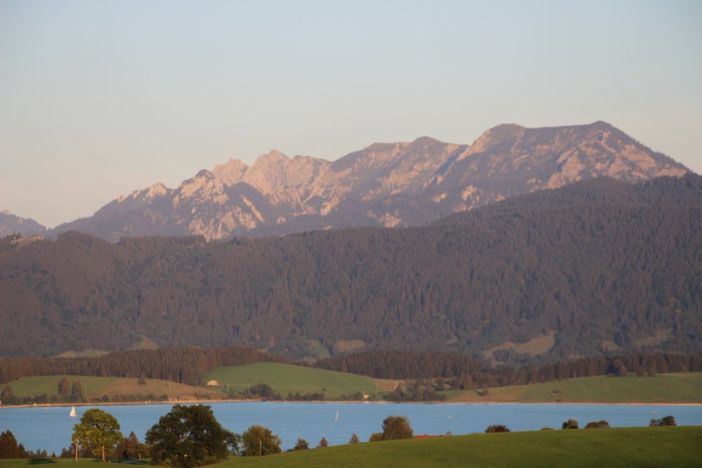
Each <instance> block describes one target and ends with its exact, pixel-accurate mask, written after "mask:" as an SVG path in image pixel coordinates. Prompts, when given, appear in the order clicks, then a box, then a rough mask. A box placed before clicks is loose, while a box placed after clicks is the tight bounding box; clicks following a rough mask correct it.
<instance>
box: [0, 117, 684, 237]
mask: <svg viewBox="0 0 702 468" xmlns="http://www.w3.org/2000/svg"><path fill="white" fill-rule="evenodd" d="M687 172H689V171H688V169H686V168H685V167H684V166H682V165H681V164H678V163H677V162H675V161H673V160H672V159H670V158H669V157H667V156H665V155H663V154H660V153H657V152H655V151H653V150H651V149H649V148H647V147H646V146H644V145H642V144H640V143H639V142H637V141H636V140H634V139H632V138H631V137H629V136H628V135H626V134H625V133H623V132H622V131H620V130H618V129H617V128H615V127H613V126H612V125H610V124H607V123H605V122H595V123H592V124H588V125H575V126H563V127H548V128H524V127H521V126H519V125H513V124H505V125H499V126H497V127H494V128H492V129H490V130H487V131H486V132H484V133H483V134H482V135H481V136H480V137H479V138H478V139H477V140H476V141H475V142H473V143H472V144H470V145H466V144H452V143H443V142H440V141H438V140H435V139H432V138H429V137H422V138H418V139H416V140H414V141H412V142H400V143H375V144H372V145H370V146H368V147H366V148H364V149H362V150H359V151H355V152H353V153H350V154H347V155H346V156H343V157H341V158H339V159H337V160H335V161H333V162H330V161H327V160H324V159H318V158H313V157H309V156H295V157H288V156H286V155H284V154H282V153H280V152H278V151H275V150H273V151H271V152H270V153H268V154H265V155H262V156H260V157H258V159H256V161H255V162H254V163H253V164H252V165H251V166H248V165H246V164H245V163H243V162H241V161H239V160H236V159H232V160H230V161H228V162H226V163H224V164H221V165H218V166H216V167H215V168H214V169H212V170H211V171H210V170H204V169H203V170H201V171H200V172H198V173H197V174H196V175H195V176H194V177H192V178H190V179H187V180H185V181H184V182H182V183H181V184H180V185H179V186H178V187H176V188H169V187H166V186H164V185H163V184H160V183H157V184H154V185H152V186H150V187H147V188H145V189H143V190H137V191H134V192H132V193H131V194H129V195H126V196H121V197H119V198H117V199H115V200H113V201H112V202H110V203H108V204H107V205H105V206H104V207H102V208H101V209H99V210H98V211H97V212H96V213H95V214H93V215H92V216H90V217H87V218H82V219H77V220H75V221H72V222H68V223H65V224H62V225H60V226H58V227H57V228H55V229H53V230H49V231H47V232H46V234H47V235H48V236H55V235H57V234H59V233H61V232H66V231H71V230H75V231H80V232H84V233H88V234H91V235H94V236H97V237H101V238H103V239H107V240H110V241H113V242H115V241H118V240H119V239H120V238H121V237H124V236H150V235H165V236H184V235H201V236H203V237H204V238H205V239H207V240H214V239H223V238H228V237H231V236H241V235H247V236H270V235H281V234H287V233H293V232H303V231H309V230H321V229H329V228H344V227H358V226H383V227H396V226H418V225H423V224H426V223H429V222H432V221H435V220H437V219H439V218H441V217H443V216H446V215H448V214H451V213H455V212H461V211H466V210H472V209H475V208H477V207H480V206H483V205H486V204H490V203H494V202H497V201H500V200H504V199H507V198H510V197H514V196H516V195H521V194H524V193H529V192H534V191H537V190H542V189H549V188H558V187H562V186H564V185H566V184H569V183H573V182H577V181H581V180H587V179H590V178H595V177H601V176H606V177H611V178H614V179H617V180H622V181H625V182H641V181H645V180H649V179H652V178H655V177H660V176H682V175H684V174H686V173H687ZM12 223H14V224H12ZM25 226H27V227H29V228H30V229H29V230H27V229H25ZM39 228H41V226H39ZM37 229H38V228H37V226H35V225H34V224H32V223H29V224H27V223H25V224H24V225H21V224H17V222H16V221H12V220H9V221H7V220H5V219H4V218H0V233H2V232H5V233H7V232H14V231H20V232H23V233H37V232H41V230H39V231H37Z"/></svg>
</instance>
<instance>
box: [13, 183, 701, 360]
mask: <svg viewBox="0 0 702 468" xmlns="http://www.w3.org/2000/svg"><path fill="white" fill-rule="evenodd" d="M208 177H209V176H208ZM0 297H2V301H0V323H2V327H0V355H2V356H18V355H55V354H58V353H62V352H67V351H79V352H80V351H85V350H90V349H98V350H116V349H126V348H130V347H134V346H140V345H143V344H144V343H148V344H150V345H151V346H154V345H155V346H160V347H181V346H202V347H211V346H229V345H247V346H253V347H256V348H259V349H266V350H270V351H272V352H276V353H281V354H284V355H286V356H288V357H293V358H311V359H313V358H320V357H325V356H328V355H329V354H332V355H333V354H339V353H344V352H349V351H354V350H369V349H412V350H444V351H446V350H450V351H460V352H465V353H470V354H478V353H480V354H482V355H483V356H484V357H485V358H487V359H490V360H493V361H495V362H535V361H539V360H558V359H564V358H570V357H577V356H593V355H598V354H607V353H623V352H633V351H637V352H638V351H672V352H677V351H680V352H701V351H702V177H700V176H697V175H695V174H691V173H690V174H687V175H685V176H682V177H661V178H656V179H654V180H651V181H649V182H644V183H639V184H629V183H625V182H621V181H617V180H614V179H612V178H596V179H591V180H587V181H582V182H578V183H575V184H569V185H567V186H565V187H562V188H560V189H555V190H543V191H540V192H536V193H532V194H527V195H522V196H517V197H512V198H509V199H507V200H504V201H502V202H498V203H493V204H490V205H488V206H485V207H481V208H478V209H474V210H471V211H468V212H461V213H455V214H452V215H449V216H448V217H445V218H442V219H440V220H437V221H436V222H433V223H431V224H429V225H425V226H421V227H408V228H377V227H365V228H350V229H334V230H330V231H313V232H305V233H299V234H290V235H287V236H283V237H269V238H258V239H257V238H248V237H234V238H232V239H229V240H220V241H213V242H206V241H205V240H204V239H203V238H202V237H201V236H197V237H173V238H166V237H142V238H124V239H122V240H121V241H120V242H117V243H110V242H107V241H105V240H102V239H99V238H96V237H93V236H90V235H87V234H82V233H76V232H70V233H65V234H61V235H59V236H58V238H57V239H55V240H35V241H32V242H24V243H23V242H20V241H18V240H16V239H12V238H9V237H8V238H5V239H2V240H0Z"/></svg>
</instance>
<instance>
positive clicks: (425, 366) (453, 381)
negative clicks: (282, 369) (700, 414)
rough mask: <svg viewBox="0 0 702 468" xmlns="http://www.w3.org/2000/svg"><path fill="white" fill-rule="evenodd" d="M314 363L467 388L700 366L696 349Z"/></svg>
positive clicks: (376, 357)
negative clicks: (493, 361) (534, 361)
mask: <svg viewBox="0 0 702 468" xmlns="http://www.w3.org/2000/svg"><path fill="white" fill-rule="evenodd" d="M315 365H316V366H317V367H320V368H322V369H327V370H336V371H341V372H351V373H353V374H361V375H366V376H369V377H374V378H381V379H432V378H437V377H439V378H442V379H445V380H446V384H447V385H448V386H449V387H451V388H460V389H473V388H485V387H500V386H505V385H522V384H530V383H537V382H548V381H553V380H560V379H570V378H574V377H589V376H595V375H628V374H636V375H640V376H641V375H655V374H657V373H666V372H700V371H702V354H673V353H652V354H627V355H622V356H593V357H587V358H578V359H568V360H563V361H558V362H554V363H547V364H542V365H527V366H510V365H500V366H497V367H492V366H490V365H489V364H488V363H486V362H485V361H484V360H482V359H480V358H477V357H473V356H467V355H464V354H460V353H442V352H416V351H383V350H376V351H367V352H360V353H352V354H347V355H344V356H337V357H332V358H328V359H324V360H321V361H319V362H317V363H316V364H315ZM400 398H401V396H400ZM417 399H421V398H417Z"/></svg>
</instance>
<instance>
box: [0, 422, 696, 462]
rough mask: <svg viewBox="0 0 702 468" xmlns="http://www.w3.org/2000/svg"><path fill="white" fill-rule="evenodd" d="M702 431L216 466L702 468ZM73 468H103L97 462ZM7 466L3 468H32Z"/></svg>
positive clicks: (576, 435)
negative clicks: (683, 467)
mask: <svg viewBox="0 0 702 468" xmlns="http://www.w3.org/2000/svg"><path fill="white" fill-rule="evenodd" d="M700 441H702V427H672V428H668V427H655V428H648V427H642V428H622V429H579V430H569V431H563V430H559V431H535V432H514V433H509V434H474V435H467V436H453V437H440V438H435V439H413V440H402V441H390V442H374V443H364V444H359V445H342V446H336V447H329V448H324V449H313V450H306V451H300V452H293V453H284V454H280V455H270V456H266V457H243V458H242V457H230V458H229V459H228V460H226V461H224V462H222V463H219V464H217V465H214V466H220V467H227V466H232V467H244V468H246V467H255V468H266V467H277V468H295V467H303V468H322V467H324V468H326V467H335V468H346V467H349V468H351V467H354V468H355V467H366V466H367V467H378V468H383V467H402V468H435V467H436V468H439V467H465V466H476V467H503V466H508V467H510V466H514V467H529V466H535V467H536V466H539V467H563V466H568V467H580V466H582V467H587V466H603V467H604V466H606V467H630V466H656V467H678V466H680V467H682V466H700V465H702V444H701V443H700ZM58 464H60V465H66V466H88V465H91V466H99V465H96V464H94V463H93V462H91V461H87V460H85V461H81V462H80V463H79V464H77V465H76V464H75V463H74V462H73V461H72V460H61V461H60V462H59V463H58ZM28 465H29V461H27V460H6V461H2V460H0V467H2V468H14V467H21V466H28Z"/></svg>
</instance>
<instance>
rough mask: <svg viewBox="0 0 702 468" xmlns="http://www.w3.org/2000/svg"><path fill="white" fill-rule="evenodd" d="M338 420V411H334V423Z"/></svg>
mask: <svg viewBox="0 0 702 468" xmlns="http://www.w3.org/2000/svg"><path fill="white" fill-rule="evenodd" d="M338 420H339V410H336V416H334V421H338Z"/></svg>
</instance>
